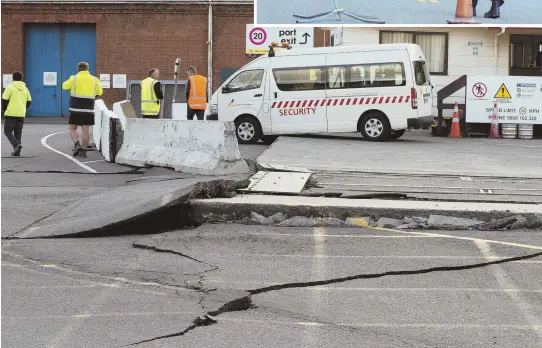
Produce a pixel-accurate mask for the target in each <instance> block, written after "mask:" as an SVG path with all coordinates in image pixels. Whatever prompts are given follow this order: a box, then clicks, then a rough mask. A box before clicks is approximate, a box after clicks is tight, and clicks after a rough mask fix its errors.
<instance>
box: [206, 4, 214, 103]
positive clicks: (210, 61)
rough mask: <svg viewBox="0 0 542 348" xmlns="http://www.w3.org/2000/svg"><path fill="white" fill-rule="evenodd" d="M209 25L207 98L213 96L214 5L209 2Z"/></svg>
mask: <svg viewBox="0 0 542 348" xmlns="http://www.w3.org/2000/svg"><path fill="white" fill-rule="evenodd" d="M208 20H209V23H208V26H207V27H208V36H207V81H208V83H207V96H208V98H210V97H211V95H212V94H213V4H212V3H211V0H209V19H208Z"/></svg>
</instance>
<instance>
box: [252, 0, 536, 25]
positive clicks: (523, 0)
mask: <svg viewBox="0 0 542 348" xmlns="http://www.w3.org/2000/svg"><path fill="white" fill-rule="evenodd" d="M256 23H257V24H307V23H316V24H331V23H340V24H484V25H488V24H540V23H542V4H541V2H540V0H519V1H518V0H513V1H510V0H380V1H372V0H295V1H291V0H257V1H256Z"/></svg>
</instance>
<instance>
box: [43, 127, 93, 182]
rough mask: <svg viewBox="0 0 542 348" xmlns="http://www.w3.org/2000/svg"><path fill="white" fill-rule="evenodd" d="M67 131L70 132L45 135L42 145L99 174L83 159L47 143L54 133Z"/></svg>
mask: <svg viewBox="0 0 542 348" xmlns="http://www.w3.org/2000/svg"><path fill="white" fill-rule="evenodd" d="M65 133H68V132H57V133H52V134H49V135H46V136H44V137H43V138H42V139H41V145H43V146H45V147H46V148H47V149H49V150H51V151H53V152H56V153H58V154H59V155H61V156H64V157H66V158H67V159H69V160H70V161H72V162H73V163H75V164H77V165H78V166H79V167H81V168H83V169H85V170H87V171H89V172H91V173H94V174H97V173H98V172H97V171H96V170H94V169H92V168H90V167H89V166H87V165H85V164H84V163H82V162H81V161H79V160H77V159H76V158H74V157H73V156H70V155H68V154H65V153H64V152H62V151H59V150H57V149H55V148H54V147H52V146H50V145H49V144H47V139H49V138H50V137H52V136H53V135H57V134H65Z"/></svg>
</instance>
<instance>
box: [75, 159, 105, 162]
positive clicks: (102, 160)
mask: <svg viewBox="0 0 542 348" xmlns="http://www.w3.org/2000/svg"><path fill="white" fill-rule="evenodd" d="M95 162H105V160H104V159H101V160H95V161H86V162H81V163H95Z"/></svg>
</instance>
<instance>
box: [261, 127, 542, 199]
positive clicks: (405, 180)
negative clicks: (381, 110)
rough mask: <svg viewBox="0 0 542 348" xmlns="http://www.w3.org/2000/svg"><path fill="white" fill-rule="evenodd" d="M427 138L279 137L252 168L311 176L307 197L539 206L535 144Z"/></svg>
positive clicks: (541, 193) (540, 172)
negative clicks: (381, 196)
mask: <svg viewBox="0 0 542 348" xmlns="http://www.w3.org/2000/svg"><path fill="white" fill-rule="evenodd" d="M428 132H429V131H426V130H425V131H411V132H406V133H405V135H404V136H403V137H401V138H400V139H398V140H397V141H390V142H385V143H375V142H370V141H363V140H362V139H361V138H360V136H359V135H354V134H343V135H342V136H341V137H338V136H320V137H316V136H315V137H311V138H300V137H280V138H279V139H278V140H277V141H275V142H274V143H273V144H272V145H271V146H270V147H269V149H267V150H265V151H264V153H263V154H262V155H261V156H260V157H258V160H257V162H258V164H260V165H261V166H263V167H264V168H289V167H297V168H305V169H308V170H310V171H313V172H314V173H315V174H313V176H312V178H313V179H314V180H315V181H316V182H317V183H318V186H319V187H315V188H312V189H311V190H310V191H311V192H342V193H344V194H345V195H356V194H373V193H403V194H407V195H408V196H409V197H411V198H416V199H437V200H453V201H487V202H511V203H516V202H517V203H542V167H541V166H540V165H538V162H539V161H538V158H540V157H541V156H542V141H541V140H539V139H535V140H520V139H514V140H508V139H485V138H483V139H482V138H478V139H474V138H467V139H448V138H446V137H433V136H431V135H430V134H429V133H428Z"/></svg>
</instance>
